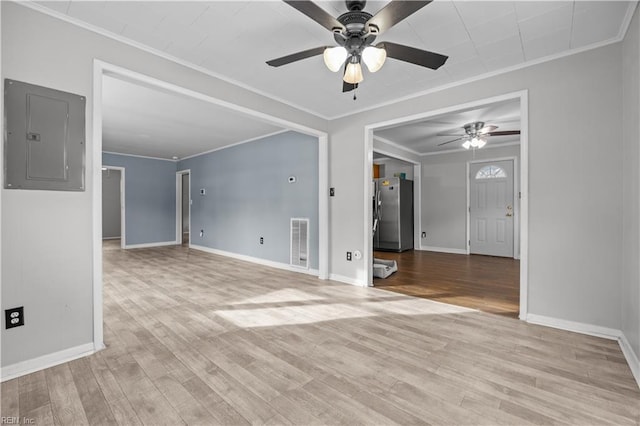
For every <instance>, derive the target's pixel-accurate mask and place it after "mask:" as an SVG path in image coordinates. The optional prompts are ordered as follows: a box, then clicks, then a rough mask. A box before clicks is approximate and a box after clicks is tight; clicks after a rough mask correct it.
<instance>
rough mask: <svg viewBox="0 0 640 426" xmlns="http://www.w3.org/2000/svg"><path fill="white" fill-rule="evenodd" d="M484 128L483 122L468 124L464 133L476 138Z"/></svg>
mask: <svg viewBox="0 0 640 426" xmlns="http://www.w3.org/2000/svg"><path fill="white" fill-rule="evenodd" d="M483 127H484V122H483V121H476V122H475V123H468V124H465V125H464V131H465V132H466V133H467V134H468V135H470V136H475V135H477V134H478V132H479V131H480V130H482V128H483Z"/></svg>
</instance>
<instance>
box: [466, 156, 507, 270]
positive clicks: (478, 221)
mask: <svg viewBox="0 0 640 426" xmlns="http://www.w3.org/2000/svg"><path fill="white" fill-rule="evenodd" d="M469 170H470V174H469V198H470V199H469V216H470V230H469V231H470V232H469V235H470V241H469V244H470V251H471V253H472V254H485V255H490V256H503V257H513V215H514V193H513V160H504V161H492V162H486V163H472V164H471V166H470V167H469Z"/></svg>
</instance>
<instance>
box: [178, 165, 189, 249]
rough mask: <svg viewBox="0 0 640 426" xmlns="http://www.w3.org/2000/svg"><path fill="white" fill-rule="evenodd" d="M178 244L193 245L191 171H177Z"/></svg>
mask: <svg viewBox="0 0 640 426" xmlns="http://www.w3.org/2000/svg"><path fill="white" fill-rule="evenodd" d="M176 244H180V245H184V246H189V245H191V172H190V170H181V171H179V172H177V173H176Z"/></svg>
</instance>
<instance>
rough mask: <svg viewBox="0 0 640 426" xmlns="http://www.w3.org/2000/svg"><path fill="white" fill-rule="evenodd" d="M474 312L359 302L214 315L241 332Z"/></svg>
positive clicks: (422, 303)
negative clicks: (379, 318)
mask: <svg viewBox="0 0 640 426" xmlns="http://www.w3.org/2000/svg"><path fill="white" fill-rule="evenodd" d="M469 312H477V311H476V310H475V309H468V308H463V307H460V306H453V305H448V304H446V303H439V302H433V301H431V300H424V299H406V300H393V301H386V300H381V301H359V302H357V303H331V304H320V305H302V306H283V307H275V308H256V309H236V310H220V311H216V312H215V314H216V315H219V316H221V317H222V318H224V319H225V320H227V321H230V322H232V323H234V324H235V325H237V326H238V327H243V328H252V327H270V326H281V325H294V324H312V323H316V322H323V321H335V320H341V319H351V318H365V317H373V316H381V315H445V314H458V313H469Z"/></svg>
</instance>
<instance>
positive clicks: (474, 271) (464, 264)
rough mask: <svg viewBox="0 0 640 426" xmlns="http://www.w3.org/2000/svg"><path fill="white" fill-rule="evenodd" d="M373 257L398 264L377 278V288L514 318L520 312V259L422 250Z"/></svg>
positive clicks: (375, 284)
mask: <svg viewBox="0 0 640 426" xmlns="http://www.w3.org/2000/svg"><path fill="white" fill-rule="evenodd" d="M374 257H376V258H378V259H388V260H395V261H397V262H398V272H396V273H394V274H393V275H391V276H389V277H388V278H385V279H379V278H376V279H375V280H374V286H375V287H379V288H383V289H385V290H389V291H393V292H396V293H401V294H406V295H409V296H415V297H422V298H425V299H431V300H436V301H438V302H443V303H450V304H453V305H458V306H465V307H467V308H473V309H478V310H480V311H483V312H490V313H492V314H498V315H504V316H507V317H512V318H517V317H518V314H519V313H520V261H519V260H515V259H510V258H506V257H492V256H480V255H471V256H467V255H462V254H450V253H436V252H432V251H420V250H410V251H405V252H403V253H390V252H378V251H377V252H375V253H374Z"/></svg>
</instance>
